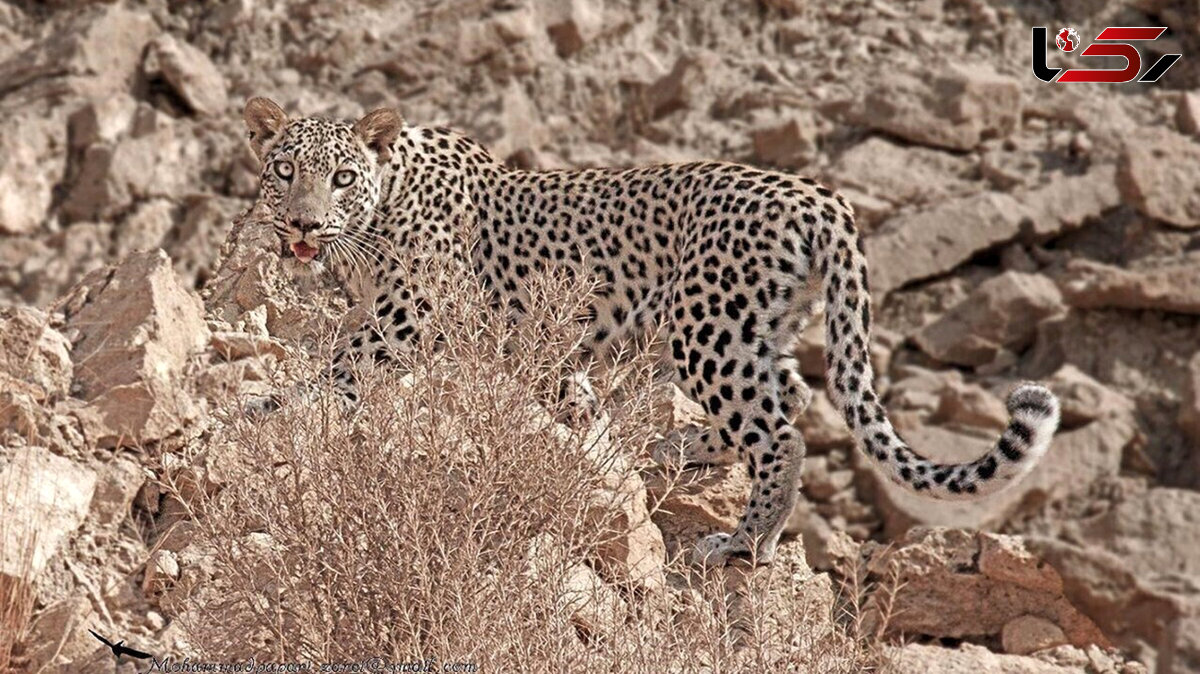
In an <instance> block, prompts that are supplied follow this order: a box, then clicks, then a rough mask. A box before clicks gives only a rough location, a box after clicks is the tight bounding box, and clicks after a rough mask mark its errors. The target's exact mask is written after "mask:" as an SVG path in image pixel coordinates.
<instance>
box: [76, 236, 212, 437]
mask: <svg viewBox="0 0 1200 674" xmlns="http://www.w3.org/2000/svg"><path fill="white" fill-rule="evenodd" d="M65 309H66V311H67V327H68V329H70V330H74V331H77V332H78V338H77V339H75V343H74V347H73V350H72V356H73V358H74V361H75V363H76V370H75V384H76V386H78V388H79V395H80V396H81V397H82V398H83V399H84V400H86V401H88V403H89V407H90V409H91V410H92V411H93V412H94V413H95V416H96V417H97V419H98V421H99V423H100V424H101V425H102V426H103V427H105V428H107V429H108V430H107V431H103V430H96V431H94V432H96V433H99V437H96V438H94V439H95V440H96V441H97V442H100V443H102V444H126V443H138V442H144V441H153V440H158V439H161V438H164V437H166V436H168V435H171V434H172V433H175V432H177V431H178V430H179V429H180V428H181V426H182V425H183V424H184V423H186V422H187V421H189V420H190V419H192V418H193V417H194V416H195V414H196V409H195V406H194V403H193V402H192V400H191V399H190V397H189V396H188V394H187V393H186V391H185V390H184V389H183V388H182V386H181V375H182V373H183V369H184V366H185V365H186V363H187V360H188V357H189V356H190V355H192V354H194V353H197V352H198V351H199V350H201V349H202V348H204V346H205V345H206V344H207V342H208V339H209V334H208V327H207V325H206V324H205V322H204V312H203V307H202V305H201V302H200V299H199V297H197V296H196V294H195V293H194V292H192V291H190V290H188V289H186V288H184V287H182V286H181V285H180V284H179V280H178V278H177V277H176V275H175V272H174V270H172V268H171V263H170V260H169V259H168V258H167V256H166V255H165V254H163V252H162V251H155V252H150V253H139V254H136V255H132V256H130V257H129V258H127V259H126V260H124V261H123V262H122V263H120V264H118V265H117V266H115V267H112V268H108V269H104V270H100V271H98V272H96V273H93V274H91V275H89V276H88V277H87V278H85V279H84V281H83V282H82V283H81V284H80V286H79V288H78V289H77V291H76V292H75V293H73V295H72V298H71V299H70V300H69V302H68V304H67V306H66V307H65Z"/></svg>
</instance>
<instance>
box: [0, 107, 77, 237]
mask: <svg viewBox="0 0 1200 674" xmlns="http://www.w3.org/2000/svg"><path fill="white" fill-rule="evenodd" d="M0 113H3V111H2V110H0ZM0 116H2V117H3V119H4V121H3V122H0V234H10V235H11V234H27V233H30V232H32V231H34V230H35V229H37V228H38V227H40V226H41V224H42V221H43V220H45V218H46V214H47V211H48V210H49V209H50V205H51V202H52V201H53V199H54V186H55V185H56V184H58V181H59V180H61V179H62V175H63V171H64V170H65V168H66V144H67V143H66V129H65V127H64V124H63V119H62V115H61V114H52V115H50V116H46V115H41V114H35V113H32V112H25V113H20V114H16V115H11V116H9V115H7V114H0Z"/></svg>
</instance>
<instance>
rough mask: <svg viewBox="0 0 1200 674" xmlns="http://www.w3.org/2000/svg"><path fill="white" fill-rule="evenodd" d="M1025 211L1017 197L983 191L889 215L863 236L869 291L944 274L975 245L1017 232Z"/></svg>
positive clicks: (882, 292)
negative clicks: (923, 208) (868, 264)
mask: <svg viewBox="0 0 1200 674" xmlns="http://www.w3.org/2000/svg"><path fill="white" fill-rule="evenodd" d="M1023 217H1024V213H1023V212H1022V208H1021V206H1020V203H1019V202H1018V201H1017V200H1016V199H1014V198H1013V197H1011V196H1009V195H1007V194H1002V193H994V192H986V193H982V194H977V195H972V196H968V197H963V198H961V199H955V200H952V201H948V202H946V203H942V204H938V205H936V206H933V207H932V208H929V209H928V210H925V211H921V212H918V213H911V214H909V213H906V214H903V215H897V216H895V217H893V218H890V219H889V220H887V221H885V222H884V223H883V224H881V225H880V227H879V231H878V232H877V233H876V234H874V235H872V236H871V237H869V238H867V240H866V248H867V260H868V262H869V263H870V269H871V292H872V293H874V294H875V295H876V296H877V297H881V296H883V295H885V294H887V293H888V292H891V291H892V290H895V289H897V288H900V287H901V286H904V285H905V284H907V283H909V282H912V281H916V280H920V279H926V278H929V277H931V276H937V275H938V274H943V273H945V272H947V271H949V270H951V269H953V268H955V267H957V266H958V265H960V264H962V263H963V262H966V261H967V260H968V259H969V258H970V257H971V256H972V255H974V254H975V253H976V252H978V251H980V250H984V249H986V248H990V247H992V246H994V245H996V244H998V243H1002V242H1004V241H1009V240H1011V239H1012V238H1013V237H1015V236H1016V235H1017V233H1018V232H1020V230H1021V221H1022V218H1023ZM963 223H971V226H970V227H964V226H963Z"/></svg>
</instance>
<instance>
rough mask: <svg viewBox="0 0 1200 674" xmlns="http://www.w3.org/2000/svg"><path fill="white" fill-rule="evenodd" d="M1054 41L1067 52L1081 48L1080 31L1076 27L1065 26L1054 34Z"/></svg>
mask: <svg viewBox="0 0 1200 674" xmlns="http://www.w3.org/2000/svg"><path fill="white" fill-rule="evenodd" d="M1054 43H1055V44H1057V45H1058V48H1059V49H1061V50H1063V51H1065V52H1073V51H1075V50H1076V49H1078V48H1079V33H1076V32H1075V29H1074V28H1063V29H1062V30H1060V31H1058V35H1055V36H1054Z"/></svg>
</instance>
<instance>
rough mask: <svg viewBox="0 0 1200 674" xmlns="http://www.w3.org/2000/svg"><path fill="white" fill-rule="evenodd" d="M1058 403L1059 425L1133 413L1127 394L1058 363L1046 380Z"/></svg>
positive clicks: (1077, 424)
mask: <svg viewBox="0 0 1200 674" xmlns="http://www.w3.org/2000/svg"><path fill="white" fill-rule="evenodd" d="M1046 383H1047V385H1049V386H1050V390H1051V391H1054V393H1055V395H1057V396H1058V400H1059V402H1060V403H1061V406H1062V425H1063V427H1064V428H1075V427H1078V426H1082V425H1084V424H1087V423H1089V422H1092V421H1095V420H1096V419H1100V418H1102V417H1106V416H1113V415H1130V414H1133V412H1134V408H1135V404H1134V402H1133V401H1132V400H1130V399H1129V398H1126V397H1125V396H1123V395H1121V394H1120V393H1117V392H1116V391H1114V390H1112V389H1110V388H1108V387H1107V386H1105V385H1103V384H1101V383H1100V382H1098V381H1096V380H1095V379H1093V378H1092V377H1090V376H1088V375H1087V373H1085V372H1083V371H1082V370H1080V369H1079V368H1077V367H1075V366H1074V365H1071V364H1067V365H1064V366H1062V368H1060V369H1059V370H1058V371H1057V372H1055V373H1054V374H1053V375H1051V377H1050V378H1049V379H1048V380H1047V381H1046Z"/></svg>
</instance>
